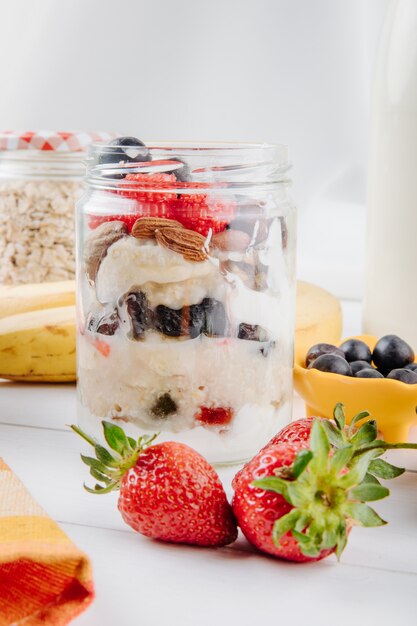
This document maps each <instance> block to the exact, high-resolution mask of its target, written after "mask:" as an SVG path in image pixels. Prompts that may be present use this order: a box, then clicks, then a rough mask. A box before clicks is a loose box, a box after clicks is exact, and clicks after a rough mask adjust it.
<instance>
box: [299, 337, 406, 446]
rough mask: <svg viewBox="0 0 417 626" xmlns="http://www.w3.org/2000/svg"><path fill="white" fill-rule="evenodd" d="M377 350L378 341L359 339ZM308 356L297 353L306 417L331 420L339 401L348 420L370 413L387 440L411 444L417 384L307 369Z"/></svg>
mask: <svg viewBox="0 0 417 626" xmlns="http://www.w3.org/2000/svg"><path fill="white" fill-rule="evenodd" d="M355 339H361V340H362V341H364V342H365V343H366V344H368V346H369V347H370V348H371V350H373V348H374V346H375V344H376V342H377V338H376V337H372V336H371V335H361V336H358V337H355ZM305 356H306V355H305V353H304V354H302V353H301V352H300V351H298V352H296V355H295V364H294V386H295V389H296V390H297V391H298V393H299V394H300V396H301V397H302V398H303V399H304V400H305V403H306V412H307V413H306V414H307V415H315V416H318V417H328V418H331V417H332V415H333V408H334V406H335V404H336V403H337V402H343V404H344V405H345V409H346V417H347V421H348V422H349V420H350V419H351V418H352V417H353V416H354V415H355V414H356V413H359V412H360V411H369V412H370V413H371V415H372V417H374V418H375V419H376V420H377V422H378V428H379V430H380V431H381V432H382V434H383V436H384V438H385V439H386V440H387V441H391V442H392V443H398V442H400V441H407V439H408V433H409V430H410V428H411V426H413V425H415V424H417V413H416V410H417V408H416V406H417V385H407V384H406V383H403V382H401V381H399V380H391V379H389V378H384V379H382V378H354V377H351V376H341V375H340V374H331V373H328V372H321V371H319V370H316V369H307V368H306V367H305Z"/></svg>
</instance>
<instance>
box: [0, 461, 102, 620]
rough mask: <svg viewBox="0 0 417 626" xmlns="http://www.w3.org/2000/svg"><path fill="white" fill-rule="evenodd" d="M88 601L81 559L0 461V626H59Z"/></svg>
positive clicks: (89, 588)
mask: <svg viewBox="0 0 417 626" xmlns="http://www.w3.org/2000/svg"><path fill="white" fill-rule="evenodd" d="M93 597H94V590H93V581H92V573H91V566H90V562H89V560H88V558H87V557H86V555H85V554H83V553H82V552H81V551H80V550H78V548H77V547H76V546H75V545H74V544H73V543H72V541H70V540H69V539H68V537H67V536H66V535H65V533H64V532H63V531H62V530H61V529H60V528H59V527H58V526H57V524H55V522H53V521H52V520H51V519H50V518H49V517H48V516H47V515H46V513H45V512H44V511H43V510H42V509H41V507H40V506H39V505H38V504H37V503H36V502H35V501H34V500H33V499H32V497H31V496H30V494H29V493H28V492H27V491H26V489H25V487H24V486H23V485H22V483H21V482H20V480H19V479H18V478H17V477H16V476H15V475H14V474H13V472H12V471H11V470H10V468H9V467H7V465H6V464H5V463H3V461H2V460H1V459H0V626H11V625H13V626H17V625H18V624H22V626H23V624H24V626H40V625H42V626H45V625H51V626H63V625H64V624H67V623H68V622H69V621H70V620H71V619H73V618H74V617H75V616H76V615H78V614H79V613H81V611H83V610H84V609H85V608H86V607H87V606H88V605H89V604H90V602H91V601H92V600H93Z"/></svg>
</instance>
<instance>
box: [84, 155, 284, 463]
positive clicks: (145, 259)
mask: <svg viewBox="0 0 417 626" xmlns="http://www.w3.org/2000/svg"><path fill="white" fill-rule="evenodd" d="M124 149H126V146H120V148H119V150H120V151H121V152H122V151H123V150H124ZM114 150H115V148H114V146H112V147H106V146H93V147H91V149H90V157H89V160H88V161H89V162H88V172H87V185H88V189H87V191H86V193H85V195H84V196H83V197H82V199H81V200H80V202H79V204H78V217H77V233H78V245H77V254H78V260H77V291H78V294H77V300H78V312H77V333H78V335H77V361H78V410H79V423H80V425H81V427H82V428H84V429H85V430H87V431H88V432H91V433H93V435H95V436H96V437H97V438H100V431H101V420H103V419H105V420H109V421H113V422H115V423H119V424H120V425H121V426H122V427H123V428H125V429H126V431H127V432H128V434H130V435H132V436H136V437H137V436H138V435H140V434H147V433H154V432H156V431H158V432H159V433H160V435H159V437H158V440H159V441H164V440H178V441H181V442H183V443H186V444H189V445H190V446H192V447H193V448H195V449H196V450H198V451H199V452H200V453H201V454H203V455H204V456H205V457H206V458H208V459H209V460H210V461H211V462H213V463H222V464H223V463H235V462H239V461H242V460H244V459H246V458H248V457H250V456H251V455H252V454H253V453H255V452H256V451H257V450H259V449H260V448H261V446H262V445H264V444H265V443H266V442H267V441H268V439H269V438H270V437H271V436H272V435H273V434H274V433H276V432H277V431H278V430H279V429H280V428H281V427H282V426H283V425H284V424H286V423H288V422H289V420H290V417H291V400H292V365H293V335H294V300H295V267H294V265H295V263H294V259H295V231H296V225H295V218H296V216H295V209H294V206H293V204H292V202H291V199H290V198H289V195H288V187H289V179H288V170H289V164H288V161H287V151H286V148H285V147H284V146H272V145H267V144H262V145H257V144H236V145H228V144H199V145H188V144H186V143H184V144H182V143H181V144H180V143H176V144H175V145H169V144H167V143H152V144H151V145H150V146H148V148H147V149H144V150H145V151H146V154H145V155H144V154H142V155H141V156H140V157H138V159H139V158H140V159H141V161H139V160H136V161H135V157H126V158H125V159H122V157H120V155H119V157H120V159H121V160H120V162H118V163H115V162H114V161H115V160H116V161H117V158H119V157H116V158H115V157H114V155H112V151H114ZM132 159H133V160H132ZM108 161H113V162H110V163H109V162H108Z"/></svg>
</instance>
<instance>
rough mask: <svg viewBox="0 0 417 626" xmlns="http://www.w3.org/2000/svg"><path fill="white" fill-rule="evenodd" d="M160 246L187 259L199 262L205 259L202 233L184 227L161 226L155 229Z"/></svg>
mask: <svg viewBox="0 0 417 626" xmlns="http://www.w3.org/2000/svg"><path fill="white" fill-rule="evenodd" d="M155 237H156V240H157V242H158V243H159V244H161V246H164V247H165V248H168V249H169V250H172V251H173V252H178V254H182V256H183V257H184V259H186V260H187V261H196V262H201V261H205V260H206V259H207V250H206V248H205V245H206V240H205V238H204V237H203V235H200V233H196V232H195V231H193V230H188V229H186V228H162V229H161V230H156V231H155Z"/></svg>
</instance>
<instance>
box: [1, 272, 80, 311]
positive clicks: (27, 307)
mask: <svg viewBox="0 0 417 626" xmlns="http://www.w3.org/2000/svg"><path fill="white" fill-rule="evenodd" d="M73 304H75V281H73V280H64V281H59V282H55V283H34V284H28V285H1V286H0V319H2V318H3V317H8V316H9V315H16V314H18V313H25V312H26V311H38V310H41V309H51V308H53V307H65V306H70V305H73Z"/></svg>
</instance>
